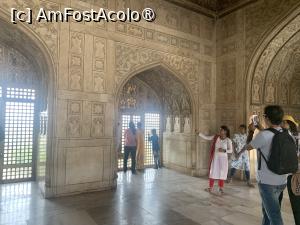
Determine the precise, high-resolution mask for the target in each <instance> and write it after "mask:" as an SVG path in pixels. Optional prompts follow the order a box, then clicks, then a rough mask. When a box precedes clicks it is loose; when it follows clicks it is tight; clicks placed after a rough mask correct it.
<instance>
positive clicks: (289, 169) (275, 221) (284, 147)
mask: <svg viewBox="0 0 300 225" xmlns="http://www.w3.org/2000/svg"><path fill="white" fill-rule="evenodd" d="M283 115H284V112H283V110H282V108H281V107H280V106H278V105H271V106H267V107H266V108H265V109H264V115H263V116H264V120H265V124H266V127H268V129H265V130H263V131H261V132H259V133H258V134H257V136H256V137H255V138H254V139H253V140H252V141H251V142H250V143H249V144H248V145H246V146H245V147H244V148H243V150H252V149H257V151H258V153H257V162H258V170H257V181H258V188H259V192H260V195H261V199H262V211H263V221H262V225H283V220H282V216H281V209H280V208H281V207H280V200H279V196H280V194H281V193H282V192H283V191H284V189H285V187H286V182H287V174H289V173H293V172H295V171H297V169H298V162H297V154H296V144H295V140H294V139H293V137H292V136H291V135H290V133H289V132H288V131H287V130H285V129H282V128H281V126H280V125H281V123H282V119H283ZM241 152H243V151H241Z"/></svg>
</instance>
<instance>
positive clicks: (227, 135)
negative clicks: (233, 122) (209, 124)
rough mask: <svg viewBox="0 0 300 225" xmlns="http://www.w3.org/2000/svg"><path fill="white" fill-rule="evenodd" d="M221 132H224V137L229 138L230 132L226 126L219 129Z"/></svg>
mask: <svg viewBox="0 0 300 225" xmlns="http://www.w3.org/2000/svg"><path fill="white" fill-rule="evenodd" d="M220 128H221V129H222V130H225V131H226V137H228V138H230V130H229V128H228V127H227V126H221V127H220Z"/></svg>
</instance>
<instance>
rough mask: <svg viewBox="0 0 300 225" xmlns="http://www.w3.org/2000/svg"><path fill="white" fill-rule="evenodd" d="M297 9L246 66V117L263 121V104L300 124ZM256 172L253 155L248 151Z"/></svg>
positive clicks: (265, 39)
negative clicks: (270, 106) (288, 115)
mask: <svg viewBox="0 0 300 225" xmlns="http://www.w3.org/2000/svg"><path fill="white" fill-rule="evenodd" d="M299 13H300V8H298V9H296V10H295V11H294V12H293V13H291V14H290V15H289V16H288V17H286V18H285V19H284V20H283V21H282V22H281V23H280V24H279V25H278V26H276V27H274V28H273V29H272V32H271V33H269V34H268V35H267V36H266V37H265V38H264V39H263V40H262V42H261V43H260V45H259V46H258V47H257V49H256V51H255V53H254V55H253V57H252V60H251V62H250V64H249V67H248V73H247V81H246V82H247V83H246V87H247V91H246V99H245V102H246V109H247V114H246V118H249V116H250V115H252V114H257V115H259V117H260V120H261V121H263V118H262V115H263V109H264V107H265V106H266V105H270V104H279V105H281V106H282V107H283V108H284V111H285V113H287V114H291V115H292V116H293V117H295V118H296V119H297V120H298V121H300V101H299V98H300V92H299V90H300V82H299V80H300V64H299V62H300V15H299ZM250 157H251V164H252V165H253V166H252V169H251V170H252V171H251V173H252V174H253V175H254V173H255V166H254V165H255V161H256V153H255V152H254V151H253V152H251V155H250Z"/></svg>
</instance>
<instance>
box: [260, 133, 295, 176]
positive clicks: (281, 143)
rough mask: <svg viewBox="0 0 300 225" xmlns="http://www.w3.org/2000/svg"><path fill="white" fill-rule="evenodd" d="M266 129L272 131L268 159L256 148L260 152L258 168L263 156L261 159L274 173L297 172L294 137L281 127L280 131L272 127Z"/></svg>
mask: <svg viewBox="0 0 300 225" xmlns="http://www.w3.org/2000/svg"><path fill="white" fill-rule="evenodd" d="M267 130H269V131H271V132H273V133H274V137H273V140H272V145H271V150H270V155H269V160H267V158H266V157H265V156H264V154H263V153H262V152H261V150H260V149H258V151H259V153H260V154H259V166H258V169H259V170H260V167H261V157H263V159H264V160H265V162H266V163H267V166H268V168H269V170H271V171H272V172H273V173H275V174H278V175H284V174H289V173H295V172H297V170H298V157H297V145H296V142H295V140H294V138H293V137H292V136H291V135H290V133H289V131H288V130H286V129H282V132H281V131H278V130H276V129H274V128H270V129H267Z"/></svg>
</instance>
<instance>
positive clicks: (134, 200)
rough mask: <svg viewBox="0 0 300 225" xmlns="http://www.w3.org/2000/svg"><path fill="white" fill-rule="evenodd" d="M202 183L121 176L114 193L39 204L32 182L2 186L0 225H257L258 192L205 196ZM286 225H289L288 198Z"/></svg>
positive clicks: (170, 175)
mask: <svg viewBox="0 0 300 225" xmlns="http://www.w3.org/2000/svg"><path fill="white" fill-rule="evenodd" d="M206 185H207V180H206V179H201V178H194V177H189V176H186V175H182V174H179V173H176V172H174V171H171V170H168V169H162V170H153V169H149V170H146V172H145V173H144V174H138V175H131V173H130V172H127V174H124V173H119V178H118V188H117V189H116V190H114V191H106V192H98V193H89V194H82V195H77V196H70V197H64V198H58V199H51V200H47V199H43V198H42V197H41V196H40V195H39V193H38V191H37V186H36V184H35V183H18V184H9V185H2V186H0V191H1V208H0V225H100V224H101V225H171V224H172V225H230V224H233V225H259V224H260V220H261V208H260V198H259V194H258V190H257V188H255V189H249V188H248V187H246V185H245V184H244V183H241V182H234V183H233V184H231V185H227V186H226V188H225V195H224V196H222V197H221V196H218V195H211V194H208V193H207V192H205V191H204V188H205V187H206ZM283 216H284V220H285V225H293V224H294V222H293V218H292V214H291V209H290V206H289V202H288V196H287V193H285V196H284V202H283Z"/></svg>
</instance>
